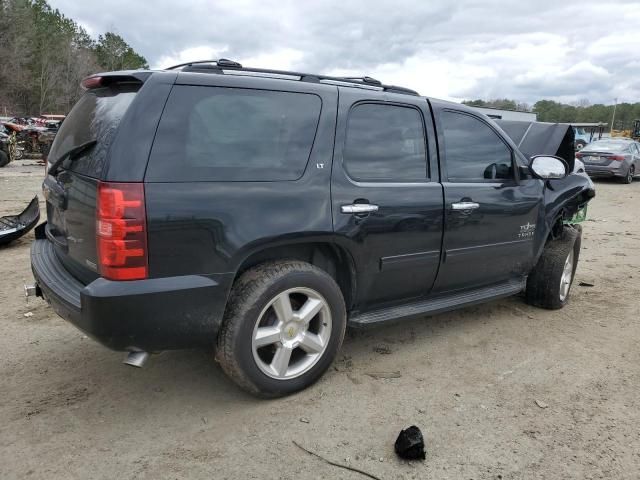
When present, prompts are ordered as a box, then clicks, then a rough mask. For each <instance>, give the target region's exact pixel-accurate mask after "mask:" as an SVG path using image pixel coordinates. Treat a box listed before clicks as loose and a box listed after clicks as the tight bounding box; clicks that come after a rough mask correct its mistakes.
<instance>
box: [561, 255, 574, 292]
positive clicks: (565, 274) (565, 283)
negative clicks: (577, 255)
mask: <svg viewBox="0 0 640 480" xmlns="http://www.w3.org/2000/svg"><path fill="white" fill-rule="evenodd" d="M572 277H573V249H571V252H569V255H568V256H567V259H566V260H565V262H564V268H563V270H562V277H560V301H561V302H564V301H565V300H566V299H567V296H568V295H569V288H571V279H572Z"/></svg>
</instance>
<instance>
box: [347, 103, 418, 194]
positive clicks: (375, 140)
mask: <svg viewBox="0 0 640 480" xmlns="http://www.w3.org/2000/svg"><path fill="white" fill-rule="evenodd" d="M425 145H426V141H425V133H424V126H423V123H422V115H421V114H420V112H419V111H418V110H416V109H414V108H410V107H400V106H396V105H382V104H374V103H370V104H369V103H368V104H361V105H356V106H355V107H354V108H353V109H352V110H351V112H350V113H349V119H348V122H347V138H346V143H345V147H344V155H343V156H344V166H345V169H346V170H347V173H348V174H349V176H350V177H351V178H353V179H354V180H360V181H381V180H386V181H392V182H408V181H424V180H425V179H426V178H427V156H426V148H425Z"/></svg>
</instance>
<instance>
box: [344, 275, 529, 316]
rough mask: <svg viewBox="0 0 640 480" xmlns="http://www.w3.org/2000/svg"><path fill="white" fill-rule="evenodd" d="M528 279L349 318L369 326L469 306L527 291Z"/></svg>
mask: <svg viewBox="0 0 640 480" xmlns="http://www.w3.org/2000/svg"><path fill="white" fill-rule="evenodd" d="M525 286H526V278H523V279H518V280H510V281H508V282H504V283H499V284H496V285H491V286H489V287H483V288H478V289H475V290H471V291H469V290H467V291H465V292H461V293H455V294H450V295H447V296H439V297H434V298H429V299H426V300H420V301H418V302H413V303H408V304H405V305H399V306H396V307H388V308H382V309H379V310H373V311H371V312H365V313H360V314H356V315H353V316H351V317H349V326H351V327H356V328H357V327H366V326H369V325H377V324H379V323H383V322H387V321H389V320H398V319H404V318H411V317H419V316H427V315H435V314H437V313H442V312H447V311H449V310H455V309H458V308H461V307H468V306H470V305H475V304H477V303H483V302H486V301H489V300H497V299H499V298H504V297H510V296H511V295H516V294H517V293H520V292H521V291H523V290H524V288H525Z"/></svg>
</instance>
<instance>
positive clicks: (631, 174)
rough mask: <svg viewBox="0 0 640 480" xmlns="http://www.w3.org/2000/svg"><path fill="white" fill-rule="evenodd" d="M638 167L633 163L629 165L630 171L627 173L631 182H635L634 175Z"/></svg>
mask: <svg viewBox="0 0 640 480" xmlns="http://www.w3.org/2000/svg"><path fill="white" fill-rule="evenodd" d="M635 171H636V169H635V168H634V167H633V165H631V166H630V167H629V173H628V174H627V181H628V182H629V183H631V182H633V175H634V173H635Z"/></svg>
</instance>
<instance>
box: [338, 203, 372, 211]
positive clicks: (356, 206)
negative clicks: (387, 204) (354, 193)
mask: <svg viewBox="0 0 640 480" xmlns="http://www.w3.org/2000/svg"><path fill="white" fill-rule="evenodd" d="M340 211H341V212H342V213H372V212H377V211H378V205H371V204H370V203H353V204H351V205H342V206H341V207H340Z"/></svg>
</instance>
